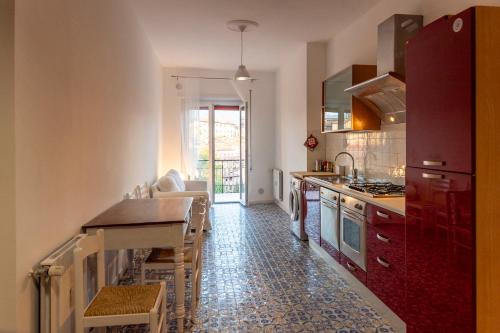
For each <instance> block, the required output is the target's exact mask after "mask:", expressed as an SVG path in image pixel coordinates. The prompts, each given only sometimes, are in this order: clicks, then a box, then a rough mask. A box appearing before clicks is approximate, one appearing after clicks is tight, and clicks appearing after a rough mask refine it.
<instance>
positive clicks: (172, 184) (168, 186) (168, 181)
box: [158, 175, 179, 192]
mask: <svg viewBox="0 0 500 333" xmlns="http://www.w3.org/2000/svg"><path fill="white" fill-rule="evenodd" d="M158 189H159V190H160V191H161V192H179V186H177V182H176V181H175V179H174V177H172V176H168V175H165V176H163V177H161V178H160V179H158Z"/></svg>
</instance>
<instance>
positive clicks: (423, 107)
mask: <svg viewBox="0 0 500 333" xmlns="http://www.w3.org/2000/svg"><path fill="white" fill-rule="evenodd" d="M474 22H475V9H474V8H471V9H468V10H466V11H464V12H462V13H460V14H458V15H455V16H446V17H443V18H441V19H438V20H437V21H435V22H433V23H431V24H429V25H427V26H426V27H424V28H423V29H422V30H421V31H420V32H419V33H418V34H417V35H416V36H415V37H413V38H412V39H410V41H409V42H408V44H407V54H406V61H407V63H406V89H407V91H406V94H407V95H406V99H407V124H406V128H407V147H406V149H407V150H406V154H407V168H406V227H405V233H406V250H405V256H406V264H407V276H406V277H407V280H406V281H407V282H406V318H405V321H406V323H407V332H409V333H413V332H419V333H422V332H434V333H444V332H447V333H448V332H449V333H452V332H453V333H460V332H463V333H470V332H474V331H475V268H474V265H475V239H474V238H475V237H474V236H475V218H474V215H475V214H474V196H475V163H474V161H475V159H474V153H475V152H474V119H475V118H474V117H475V106H474V105H475V104H474V103H475V83H474V82H475V80H474V75H475V74H474V61H475V60H474V54H475V40H474V36H475V24H474Z"/></svg>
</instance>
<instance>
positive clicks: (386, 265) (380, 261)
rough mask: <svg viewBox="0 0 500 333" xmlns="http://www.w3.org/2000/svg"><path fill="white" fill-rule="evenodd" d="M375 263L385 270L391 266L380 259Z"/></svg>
mask: <svg viewBox="0 0 500 333" xmlns="http://www.w3.org/2000/svg"><path fill="white" fill-rule="evenodd" d="M377 262H378V263H379V264H380V265H382V266H384V267H385V268H389V266H391V265H390V264H389V263H388V262H387V261H385V260H384V259H382V258H380V257H377Z"/></svg>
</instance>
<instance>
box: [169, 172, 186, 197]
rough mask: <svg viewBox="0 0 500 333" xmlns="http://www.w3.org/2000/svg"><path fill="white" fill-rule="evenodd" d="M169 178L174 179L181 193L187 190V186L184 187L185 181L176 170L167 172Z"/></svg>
mask: <svg viewBox="0 0 500 333" xmlns="http://www.w3.org/2000/svg"><path fill="white" fill-rule="evenodd" d="M167 176H171V177H172V178H174V180H175V182H176V183H177V187H178V188H179V191H181V192H183V191H185V190H186V185H184V181H183V180H182V177H181V174H180V173H179V171H177V170H175V169H170V170H168V172H167Z"/></svg>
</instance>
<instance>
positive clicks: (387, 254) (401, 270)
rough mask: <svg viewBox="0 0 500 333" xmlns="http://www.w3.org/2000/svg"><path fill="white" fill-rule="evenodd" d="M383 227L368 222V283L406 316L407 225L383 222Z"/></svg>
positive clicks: (384, 300) (395, 310)
mask: <svg viewBox="0 0 500 333" xmlns="http://www.w3.org/2000/svg"><path fill="white" fill-rule="evenodd" d="M379 226H380V225H379ZM379 226H375V225H373V224H368V225H367V237H366V243H367V246H366V247H367V258H366V271H367V283H366V284H367V286H368V288H369V289H370V290H371V291H372V292H373V293H374V294H375V295H377V296H378V297H379V298H380V299H381V300H382V301H383V302H384V303H385V304H386V305H387V306H388V307H389V308H391V310H392V311H394V312H395V313H396V314H397V315H398V316H399V317H401V318H402V319H404V314H405V275H406V262H405V252H404V251H405V244H404V241H403V240H404V226H401V225H398V224H392V225H391V224H383V225H382V228H380V227H379ZM397 228H399V229H397ZM388 235H390V236H388Z"/></svg>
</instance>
